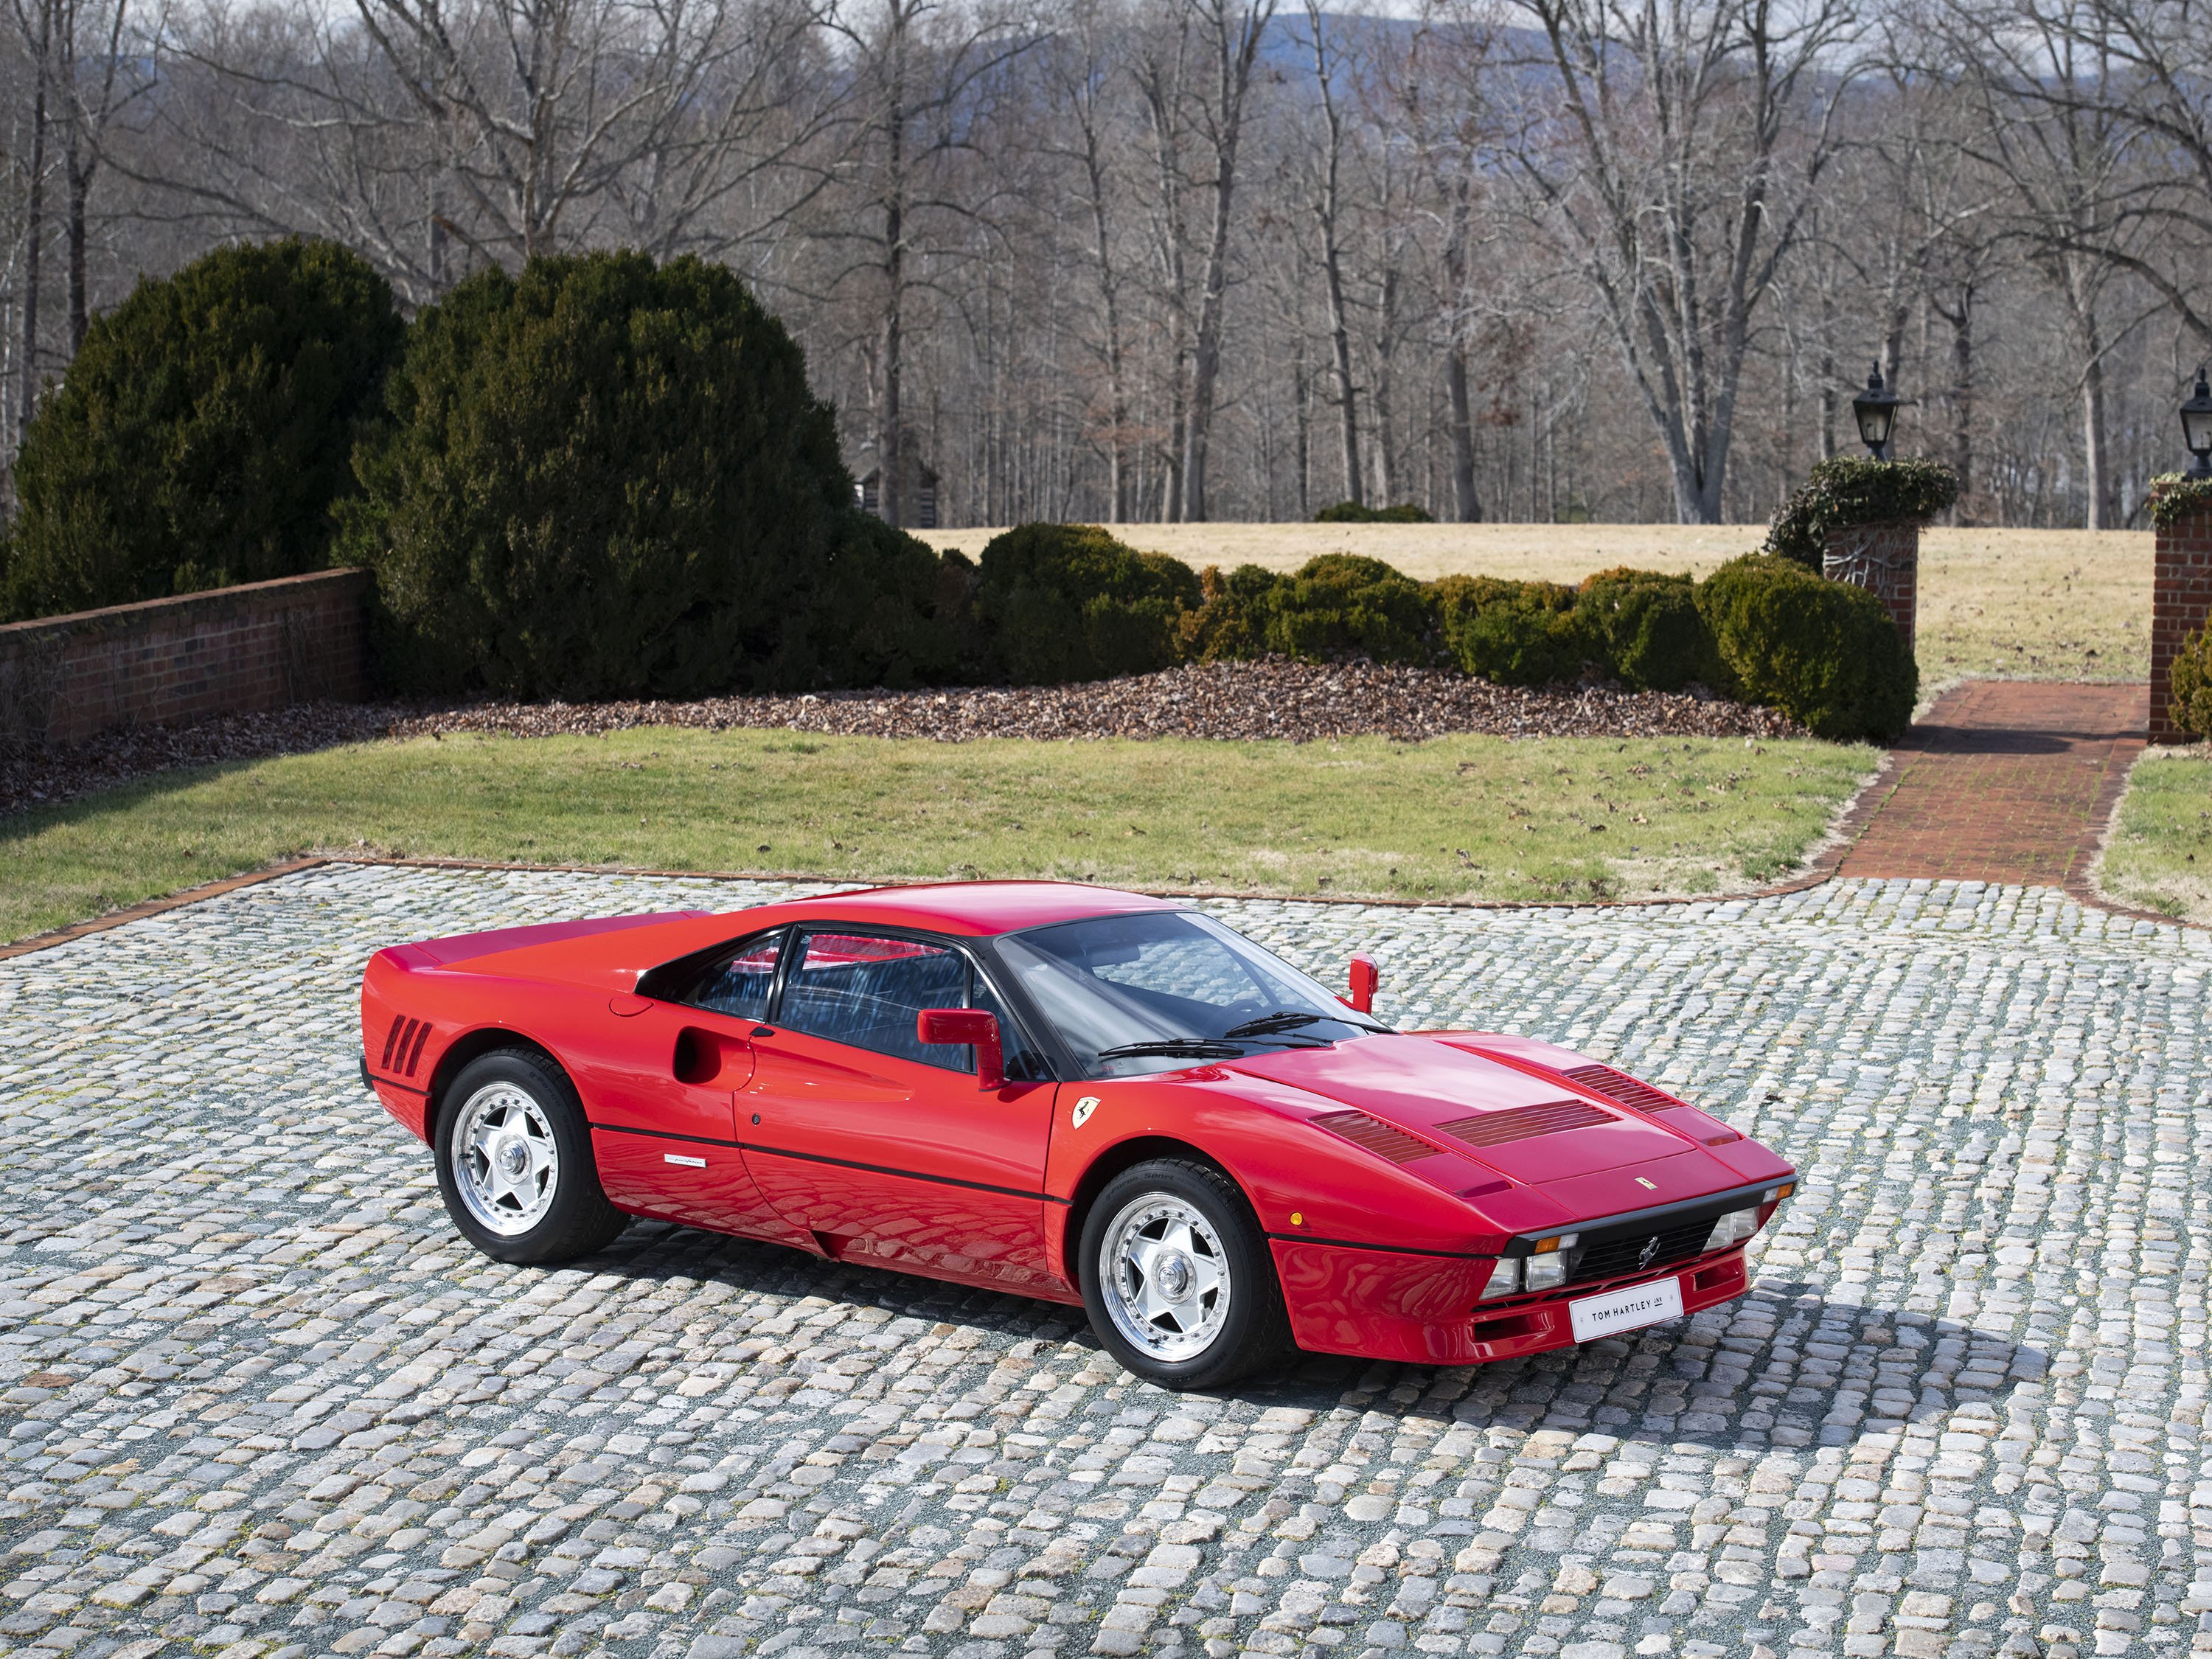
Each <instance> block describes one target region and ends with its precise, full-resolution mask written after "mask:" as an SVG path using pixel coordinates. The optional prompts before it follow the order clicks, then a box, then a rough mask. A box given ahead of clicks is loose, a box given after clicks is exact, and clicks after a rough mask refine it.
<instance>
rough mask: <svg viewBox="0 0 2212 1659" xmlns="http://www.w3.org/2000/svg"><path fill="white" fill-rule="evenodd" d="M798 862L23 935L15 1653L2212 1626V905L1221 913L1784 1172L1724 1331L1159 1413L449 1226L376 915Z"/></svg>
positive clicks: (620, 1658)
mask: <svg viewBox="0 0 2212 1659" xmlns="http://www.w3.org/2000/svg"><path fill="white" fill-rule="evenodd" d="M789 891H790V889H789V888H788V887H786V886H783V885H780V884H772V883H760V882H753V883H740V882H727V883H714V882H706V881H691V880H675V879H662V880H650V879H643V878H629V877H611V876H589V875H581V874H570V873H562V872H488V871H487V872H467V871H430V870H404V869H390V868H378V867H374V866H352V867H349V866H325V867H323V868H320V869H315V870H309V871H304V872H297V873H295V874H293V875H291V876H289V877H286V878H282V879H279V880H275V881H270V882H267V883H264V884H260V885H258V886H253V887H248V888H243V889H240V890H237V891H234V892H232V893H229V894H227V895H225V896H221V897H219V898H216V899H215V900H212V901H210V902H205V903H202V904H198V905H195V906H193V907H191V908H188V909H181V910H175V911H172V912H170V913H168V914H167V915H161V916H156V917H152V918H149V919H146V920H143V921H137V922H134V923H132V924H131V925H130V926H128V927H118V928H116V929H113V930H112V931H110V932H107V933H100V934H98V935H95V936H93V937H91V938H88V939H80V940H78V941H76V942H75V943H72V944H69V945H61V946H58V947H57V948H54V949H52V950H48V951H40V952H39V953H37V954H35V955H33V956H27V957H21V958H19V959H17V960H15V961H13V962H9V963H4V964H0V1168H4V1169H5V1170H6V1171H7V1175H6V1177H5V1179H4V1180H0V1474H4V1475H5V1480H0V1649H6V1650H11V1651H12V1652H14V1653H16V1654H20V1655H22V1656H25V1659H192V1656H193V1655H194V1654H195V1653H196V1652H197V1654H199V1655H203V1656H206V1659H314V1656H320V1655H326V1654H343V1655H349V1656H350V1655H368V1654H374V1655H377V1656H380V1659H479V1656H481V1659H569V1656H577V1659H602V1656H603V1659H1094V1656H1096V1659H1245V1656H1258V1659H1431V1656H1432V1659H1489V1656H1492V1655H1498V1656H1511V1659H1521V1656H1536V1655H1543V1656H1550V1659H1629V1656H1631V1655H1633V1656H1637V1659H1643V1656H1671V1659H1814V1656H1816V1655H1818V1656H1821V1659H1838V1656H1841V1659H1858V1656H1869V1659H1870V1656H1875V1655H1886V1654H1889V1653H1896V1654H1902V1655H1907V1656H1916V1659H1992V1656H2013V1655H2038V1656H2043V1659H2088V1656H2091V1655H2126V1654H2139V1655H2148V1656H2151V1659H2181V1656H2182V1655H2183V1654H2185V1653H2208V1654H2212V1462H2208V1461H2206V1458H2207V1453H2206V1449H2205V1448H2204V1447H2203V1443H2202V1442H2203V1433H2204V1431H2205V1429H2206V1427H2207V1426H2208V1425H2207V1424H2206V1421H2205V1411H2206V1401H2207V1400H2208V1397H2212V1370H2208V1367H2207V1360H2206V1346H2205V1344H2206V1329H2207V1305H2206V1288H2205V1282H2204V1279H2205V1264H2206V1262H2207V1261H2208V1260H2212V1206H2208V1203H2207V1200H2205V1198H2204V1196H2203V1194H2206V1193H2207V1192H2208V1191H2212V1186H2208V1181H2212V999H2208V997H2207V994H2206V989H2207V981H2208V978H2212V937H2208V936H2206V935H2204V934H2203V933H2190V932H2185V931H2184V930H2182V929H2179V928H2177V927H2173V926H2172V925H2171V924H2166V923H2157V922H2152V921H2136V920H2134V919H2130V918H2124V917H2120V916H2117V915H2112V914H2110V913H2108V912H2106V911H2101V910H2096V909H2092V908H2087V907H2084V906H2082V905H2080V904H2077V903H2075V902H2072V901H2070V900H2069V899H2067V898H2066V897H2065V896H2063V894H2060V893H2058V892H2056V891H2054V890H2051V889H2049V888H2021V887H2007V886H1998V885H1994V884H1984V883H1980V882H1968V883H1948V882H1936V883H1933V884H1923V883H1918V882H1904V881H1887V882H1884V881H1832V882H1828V883H1826V884H1823V885H1821V886H1820V887H1817V888H1814V889H1811V890H1806V891H1802V892H1798V893H1794V894H1790V895H1786V896H1777V897H1771V898H1765V899H1755V900H1741V899H1739V900H1713V901H1704V902H1697V903H1692V904H1685V905H1652V906H1622V907H1619V908H1610V909H1603V910H1597V909H1582V910H1571V909H1551V910H1545V909H1533V908H1532V909H1526V910H1516V911H1471V910H1445V909H1441V908H1431V909H1425V910H1407V909H1398V908H1371V909H1369V908H1361V907H1358V906H1353V905H1328V904H1296V903H1277V902H1261V901H1225V902H1218V903H1216V904H1213V905H1212V906H1209V907H1208V908H1212V909H1213V910H1214V911H1215V912H1216V913H1217V914H1218V915H1221V916H1222V917H1224V919H1225V920H1227V921H1231V923H1233V924H1234V925H1236V926H1237V927H1242V928H1243V929H1245V930H1246V931H1248V932H1249V933H1253V934H1255V935H1256V936H1258V937H1260V938H1261V939H1266V940H1267V941H1268V942H1269V943H1271V944H1273V945H1276V946H1277V947H1278V948H1279V949H1282V950H1284V951H1285V952H1286V953H1288V954H1290V955H1291V956H1292V957H1295V958H1297V959H1298V960H1300V961H1301V962H1303V963H1305V964H1306V965H1308V966H1310V967H1311V968H1313V969H1316V970H1318V971H1322V972H1325V973H1328V974H1331V975H1334V974H1335V973H1337V972H1340V971H1341V966H1342V963H1343V962H1344V959H1345V957H1346V954H1347V953H1348V952H1349V951H1351V950H1352V949H1353V948H1355V947H1357V946H1360V945H1364V946H1366V947H1368V948H1370V949H1371V950H1373V951H1375V952H1376V955H1377V956H1378V957H1380V958H1381V960H1382V963H1383V972H1384V975H1385V978H1384V999H1383V1003H1382V1004H1381V1005H1379V1006H1381V1007H1382V1008H1383V1012H1385V1013H1386V1014H1387V1015H1388V1016H1389V1017H1390V1018H1394V1019H1397V1020H1401V1021H1403V1022H1404V1023H1405V1024H1409V1025H1427V1024H1455V1023H1461V1022H1470V1021H1472V1022H1480V1023H1483V1024H1493V1025H1498V1026H1503V1027H1504V1028H1505V1029H1507V1030H1529V1031H1541V1032H1542V1033H1544V1034H1546V1035H1547V1036H1554V1037H1558V1038H1559V1039H1562V1040H1564V1041H1565V1042H1570V1043H1572V1044H1575V1045H1576V1046H1578V1047H1582V1048H1587V1049H1588V1050H1589V1052H1590V1053H1592V1054H1596V1055H1599V1056H1601V1057H1604V1058H1607V1059H1610V1060H1619V1061H1620V1062H1622V1063H1624V1064H1626V1065H1629V1066H1633V1067H1634V1068H1635V1069H1637V1070H1638V1071H1640V1072H1643V1073H1645V1074H1646V1075H1648V1076H1650V1077H1651V1078H1653V1079H1655V1080H1657V1081H1660V1082H1662V1083H1664V1084H1666V1085H1669V1086H1671V1087H1676V1088H1680V1089H1682V1090H1684V1091H1687V1092H1689V1093H1690V1095H1691V1096H1692V1098H1694V1099H1698V1100H1700V1101H1703V1102H1705V1103H1709V1104H1711V1106H1712V1107H1713V1108H1714V1109H1716V1110H1717V1111H1720V1112H1722V1113H1723V1114H1724V1115H1727V1116H1728V1117H1729V1118H1731V1119H1733V1120H1734V1121H1735V1122H1737V1123H1738V1124H1739V1125H1740V1126H1741V1127H1743V1128H1745V1129H1747V1130H1748V1131H1750V1132H1752V1133H1755V1134H1758V1135H1759V1136H1761V1137H1763V1138H1765V1139H1768V1140H1769V1141H1771V1143H1772V1144H1773V1145H1775V1146H1778V1148H1780V1149H1781V1150H1783V1151H1784V1152H1786V1153H1787V1154H1788V1155H1789V1156H1790V1157H1791V1158H1794V1159H1796V1161H1797V1164H1798V1166H1799V1168H1800V1170H1801V1171H1802V1176H1803V1180H1804V1189H1803V1191H1802V1193H1801V1194H1800V1195H1799V1196H1798V1197H1797V1198H1796V1199H1795V1200H1793V1201H1792V1204H1791V1206H1790V1208H1789V1209H1788V1210H1786V1211H1785V1212H1784V1216H1783V1218H1782V1219H1781V1221H1780V1222H1779V1223H1778V1225H1776V1226H1774V1227H1772V1228H1771V1229H1770V1230H1769V1231H1767V1232H1766V1233H1765V1234H1763V1235H1762V1236H1761V1237H1760V1239H1759V1243H1758V1244H1757V1245H1756V1247H1755V1257H1756V1261H1757V1269H1758V1270H1757V1275H1756V1281H1755V1283H1754V1285H1753V1289H1752V1291H1751V1294H1750V1295H1748V1296H1747V1297H1745V1298H1744V1299H1743V1300H1741V1302H1739V1303H1736V1304H1731V1305H1729V1306H1727V1307H1724V1308H1720V1309H1716V1310H1711V1312H1709V1313H1705V1314H1700V1315H1698V1316H1695V1317H1694V1318H1691V1319H1686V1320H1681V1321H1679V1322H1674V1323H1673V1324H1670V1325H1667V1326H1662V1327H1656V1328H1652V1329H1651V1330H1649V1331H1644V1332H1638V1333H1636V1334H1633V1335H1632V1336H1630V1337H1626V1338H1620V1339H1613V1340H1606V1341H1601V1342H1595V1343H1591V1344H1589V1345H1588V1346H1584V1347H1582V1348H1580V1349H1576V1350H1569V1351H1562V1352H1558V1353H1552V1354H1543V1355H1540V1356H1538V1357H1537V1358H1534V1359H1530V1360H1522V1361H1513V1362H1508V1363H1505V1364H1497V1365H1487V1366H1474V1367H1454V1368H1450V1369H1447V1370H1431V1369H1429V1368H1425V1367H1417V1366H1399V1365H1372V1366H1370V1365H1366V1364H1361V1363H1359V1362H1358V1361H1353V1360H1344V1361H1338V1360H1322V1359H1315V1360H1312V1361H1310V1362H1308V1363H1306V1364H1292V1365H1290V1366H1286V1367H1285V1368H1284V1370H1282V1371H1281V1372H1280V1373H1279V1375H1276V1376H1271V1377H1267V1378H1264V1379H1261V1381H1259V1382H1257V1383H1254V1384H1252V1385H1251V1386H1249V1387H1247V1388H1243V1389H1238V1390H1237V1391H1236V1392H1234V1393H1232V1394H1227V1395H1211V1396H1200V1395H1184V1396H1170V1395H1164V1394H1162V1393H1160V1392H1159V1391H1158V1390H1157V1389H1149V1388H1146V1387H1144V1386H1142V1385H1139V1384H1137V1383H1133V1382H1132V1381H1131V1380H1130V1379H1129V1378H1128V1377H1127V1376H1125V1375H1123V1374H1122V1373H1121V1371H1120V1370H1117V1369H1116V1368H1115V1366H1114V1365H1113V1364H1111V1363H1110V1362H1109V1361H1108V1360H1106V1358H1104V1356H1103V1355H1102V1354H1101V1353H1100V1352H1098V1350H1097V1347H1096V1346H1095V1345H1094V1344H1093V1343H1092V1342H1091V1339H1090V1338H1089V1336H1088V1335H1087V1334H1086V1333H1085V1332H1084V1331H1083V1329H1082V1328H1081V1327H1080V1322H1079V1319H1078V1318H1077V1317H1076V1316H1074V1315H1073V1313H1071V1311H1070V1310H1066V1309H1063V1308H1059V1307H1054V1306H1050V1305H1048V1304H1042V1303H1034V1302H1024V1301H1022V1300H1020V1299H1019V1298H1018V1297H1004V1296H992V1295H988V1294H986V1293H983V1292H981V1291H965V1290H962V1289H959V1288H957V1287H952V1286H945V1285H933V1284H931V1283H929V1282H928V1281H926V1280H923V1279H904V1278H901V1277H900V1276H898V1275H897V1274H895V1273H878V1272H873V1271H870V1270H868V1269H866V1268H861V1267H854V1266H852V1265H849V1264H844V1263H837V1262H828V1261H817V1260H813V1259H811V1258H808V1257H805V1256H801V1255H799V1254H798V1253H796V1252H795V1251H788V1250H781V1249H775V1248H774V1247H772V1246H768V1245H759V1244H748V1243H739V1242H737V1241H734V1240H726V1239H717V1238H714V1237H710V1236H708V1235H707V1234H703V1233H698V1232H693V1231H688V1230H684V1229H671V1228H668V1227H664V1226H659V1225H645V1224H641V1225H638V1226H636V1227H633V1228H632V1229H631V1230H630V1231H629V1233H628V1234H626V1235H625V1236H624V1237H623V1238H622V1239H621V1240H619V1241H618V1242H617V1243H616V1244H615V1245H614V1246H612V1247H611V1249H608V1250H607V1251H605V1253H604V1254H603V1255H600V1256H599V1257H597V1258H594V1259H593V1260H592V1261H587V1262H585V1263H582V1264H580V1265H579V1266H577V1267H571V1268H566V1269H562V1270H560V1271H554V1272H548V1271H544V1270H541V1269H536V1268H528V1267H503V1266H501V1265H500V1264H498V1263H496V1262H493V1261H487V1260H485V1259H484V1258H483V1257H481V1256H478V1255H476V1254H475V1253H474V1252H473V1251H471V1250H469V1249H466V1248H465V1246H463V1245H462V1244H461V1243H459V1240H457V1239H456V1238H455V1237H454V1236H453V1230H452V1227H451V1225H450V1224H449V1223H448V1222H447V1219H446V1218H445V1215H444V1213H443V1211H442V1209H441V1206H440V1204H439V1201H438V1196H437V1189H436V1188H435V1184H434V1182H433V1180H432V1176H431V1171H430V1166H429V1160H428V1155H427V1154H426V1153H425V1152H423V1150H422V1148H421V1147H420V1146H416V1144H415V1143H414V1142H413V1141H411V1140H410V1139H408V1138H407V1137H406V1136H405V1135H404V1133H402V1132H401V1131H400V1130H399V1129H398V1127H396V1126H395V1125H393V1124H392V1122H391V1121H390V1120H388V1119H387V1118H386V1116H385V1115H384V1114H383V1112H382V1111H381V1110H380V1109H379V1108H378V1107H377V1106H376V1105H375V1103H374V1102H373V1101H371V1100H370V1099H369V1098H368V1097H367V1096H366V1095H365V1094H363V1093H362V1090H361V1087H360V1085H359V1082H358V1080H357V1079H356V1073H355V1069H354V1066H355V1061H354V1055H355V1052H356V1049H355V1045H356V1042H357V1041H358V1036H357V1028H356V1019H357V1018H358V1009H359V1005H358V1002H357V1000H356V994H355V992H356V984H357V981H358V976H359V974H360V968H361V962H362V957H363V955H364V954H365V953H366V952H367V951H368V950H370V949H371V948H373V947H374V945H378V944H381V943H385V942H387V941H389V940H392V939H405V938H410V937H414V936H418V935H421V934H423V933H438V932H444V931H451V930H453V929H458V928H467V927H495V926H504V925H510V924H515V923H521V922H528V921H548V920H551V919H553V918H556V917H560V916H568V915H591V914H605V913H608V912H612V911H621V910H635V909H643V908H669V907H671V906H681V905H688V904H700V905H705V906H711V907H712V908H716V909H726V908H732V907H734V906H738V905H742V904H746V903H752V902H762V901H765V900H769V899H772V898H775V897H779V896H783V895H785V894H786V893H787V892H789Z"/></svg>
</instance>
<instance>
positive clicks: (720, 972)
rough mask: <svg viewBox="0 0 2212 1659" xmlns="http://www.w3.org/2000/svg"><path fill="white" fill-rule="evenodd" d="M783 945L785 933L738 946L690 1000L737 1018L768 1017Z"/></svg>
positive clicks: (704, 980)
mask: <svg viewBox="0 0 2212 1659" xmlns="http://www.w3.org/2000/svg"><path fill="white" fill-rule="evenodd" d="M782 945H783V936H782V935H781V933H770V934H769V935H768V937H767V938H765V939H749V940H747V941H746V942H745V943H744V945H740V946H738V953H737V955H735V956H733V957H731V958H730V959H729V960H728V961H727V962H726V963H722V965H721V966H720V967H719V968H715V969H710V970H709V971H708V973H707V974H706V975H704V976H703V977H702V979H701V980H700V981H699V985H698V988H697V989H696V990H695V991H693V992H692V994H691V995H690V997H689V998H688V999H687V1000H689V1001H690V1002H691V1003H693V1004H695V1005H696V1006H698V1007H701V1008H708V1009H711V1010H713V1011H714V1012H715V1013H718V1014H728V1015H729V1016H730V1017H731V1018H734V1019H755V1020H763V1019H766V1018H768V999H769V992H770V991H771V990H772V989H774V988H775V959H776V956H777V953H778V952H779V951H781V948H782Z"/></svg>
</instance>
